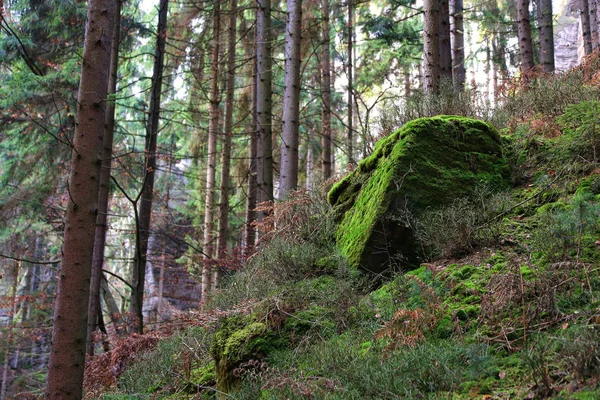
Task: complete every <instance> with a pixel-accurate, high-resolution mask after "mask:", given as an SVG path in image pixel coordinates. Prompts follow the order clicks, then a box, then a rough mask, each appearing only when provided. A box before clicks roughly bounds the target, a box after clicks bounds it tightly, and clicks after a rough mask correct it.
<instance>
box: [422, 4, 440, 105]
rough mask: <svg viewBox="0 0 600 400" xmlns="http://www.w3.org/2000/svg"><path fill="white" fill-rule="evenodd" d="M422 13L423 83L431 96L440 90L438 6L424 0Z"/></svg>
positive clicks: (426, 91)
mask: <svg viewBox="0 0 600 400" xmlns="http://www.w3.org/2000/svg"><path fill="white" fill-rule="evenodd" d="M423 11H424V17H423V18H424V21H423V57H424V60H423V64H424V65H423V83H424V89H425V93H430V94H431V93H438V92H439V90H440V4H439V2H438V1H437V0H425V1H424V2H423Z"/></svg>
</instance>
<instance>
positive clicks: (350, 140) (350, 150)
mask: <svg viewBox="0 0 600 400" xmlns="http://www.w3.org/2000/svg"><path fill="white" fill-rule="evenodd" d="M353 21H354V0H348V25H347V28H348V32H347V35H348V63H347V70H346V71H347V75H348V103H347V109H348V134H347V137H346V153H347V155H348V164H349V165H353V164H354V125H353V124H354V115H353V113H354V93H353V90H354V82H353V81H352V68H353V65H352V45H353V43H352V42H353V40H354V26H353V24H352V22H353Z"/></svg>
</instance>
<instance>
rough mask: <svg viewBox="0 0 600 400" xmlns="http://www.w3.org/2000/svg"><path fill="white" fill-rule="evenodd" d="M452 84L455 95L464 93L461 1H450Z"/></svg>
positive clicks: (465, 74) (463, 35)
mask: <svg viewBox="0 0 600 400" xmlns="http://www.w3.org/2000/svg"><path fill="white" fill-rule="evenodd" d="M450 5H451V11H450V12H451V17H452V19H451V21H452V26H451V32H452V82H453V84H454V90H455V91H456V92H457V93H462V92H464V91H465V82H466V80H467V73H466V70H465V32H464V30H465V27H464V18H463V13H464V7H463V0H452V1H451V3H450Z"/></svg>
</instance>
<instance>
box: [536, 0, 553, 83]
mask: <svg viewBox="0 0 600 400" xmlns="http://www.w3.org/2000/svg"><path fill="white" fill-rule="evenodd" d="M538 25H539V35H540V64H541V65H542V70H543V71H544V72H554V29H552V0H538Z"/></svg>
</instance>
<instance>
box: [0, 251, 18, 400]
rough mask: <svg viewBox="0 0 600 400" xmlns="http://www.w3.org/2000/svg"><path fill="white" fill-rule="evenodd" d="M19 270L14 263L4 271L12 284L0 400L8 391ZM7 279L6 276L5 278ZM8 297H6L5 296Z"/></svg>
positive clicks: (4, 345) (4, 341) (16, 263)
mask: <svg viewBox="0 0 600 400" xmlns="http://www.w3.org/2000/svg"><path fill="white" fill-rule="evenodd" d="M20 269H21V261H15V267H14V268H12V271H10V270H8V271H6V275H9V273H10V272H12V275H13V282H12V290H11V292H12V293H11V299H10V312H9V313H8V318H7V319H8V320H7V321H6V326H7V330H6V339H5V340H3V343H2V347H3V350H4V351H3V352H4V363H3V365H2V367H3V368H2V386H0V400H5V399H6V393H7V391H8V370H9V369H10V358H11V351H12V346H13V344H14V341H15V340H14V335H15V332H14V318H15V316H16V315H17V311H18V309H19V300H18V295H17V289H18V283H19V271H20ZM6 278H8V276H7V277H6ZM7 297H8V296H7Z"/></svg>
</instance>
